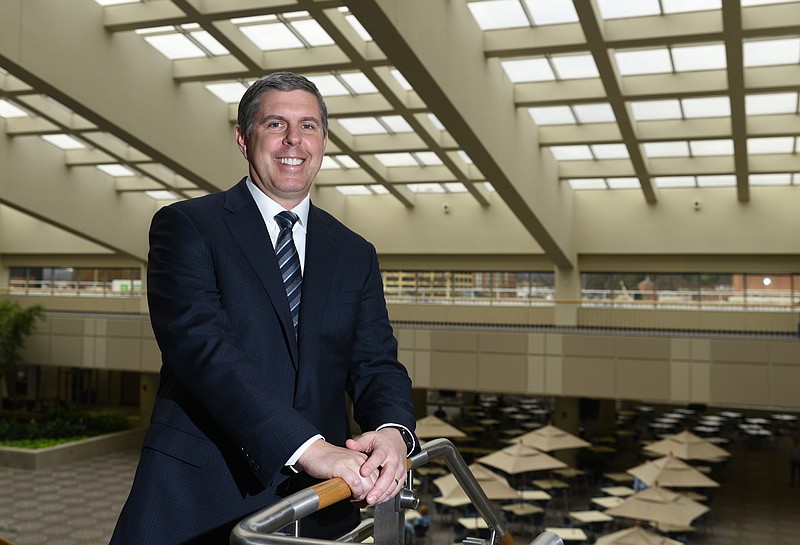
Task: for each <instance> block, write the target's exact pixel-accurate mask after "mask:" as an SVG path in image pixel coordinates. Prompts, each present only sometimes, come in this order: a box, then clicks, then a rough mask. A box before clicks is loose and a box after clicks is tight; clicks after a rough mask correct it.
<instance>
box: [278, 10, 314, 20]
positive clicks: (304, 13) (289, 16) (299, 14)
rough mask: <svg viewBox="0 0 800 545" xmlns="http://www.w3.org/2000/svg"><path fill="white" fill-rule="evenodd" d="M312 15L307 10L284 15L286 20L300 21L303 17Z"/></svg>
mask: <svg viewBox="0 0 800 545" xmlns="http://www.w3.org/2000/svg"><path fill="white" fill-rule="evenodd" d="M310 16H311V14H310V13H308V12H307V11H305V10H300V11H287V12H286V13H284V14H283V17H284V19H300V18H303V17H310Z"/></svg>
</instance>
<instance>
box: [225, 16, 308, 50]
mask: <svg viewBox="0 0 800 545" xmlns="http://www.w3.org/2000/svg"><path fill="white" fill-rule="evenodd" d="M239 30H241V31H242V34H244V35H245V36H247V38H248V39H249V40H250V41H251V42H253V43H254V44H256V47H258V48H259V49H260V50H261V51H279V50H281V49H299V48H302V47H304V46H303V42H301V41H300V38H298V37H297V36H295V35H294V33H293V32H292V31H291V30H290V29H289V27H287V26H286V25H285V24H283V23H270V24H267V25H251V26H241V27H239Z"/></svg>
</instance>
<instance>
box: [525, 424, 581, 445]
mask: <svg viewBox="0 0 800 545" xmlns="http://www.w3.org/2000/svg"><path fill="white" fill-rule="evenodd" d="M514 441H515V442H520V443H522V444H524V445H528V446H531V447H535V448H538V449H539V450H543V451H545V452H550V451H553V450H561V449H568V448H581V447H590V446H592V444H591V443H589V442H587V441H584V440H583V439H581V438H580V437H577V436H575V435H572V434H571V433H569V432H566V431H564V430H562V429H561V428H557V427H555V426H554V425H552V424H548V425H546V426H543V427H541V428H539V429H538V430H534V431H531V432H528V433H526V434H525V435H520V436H519V437H517V438H516V439H515V440H514Z"/></svg>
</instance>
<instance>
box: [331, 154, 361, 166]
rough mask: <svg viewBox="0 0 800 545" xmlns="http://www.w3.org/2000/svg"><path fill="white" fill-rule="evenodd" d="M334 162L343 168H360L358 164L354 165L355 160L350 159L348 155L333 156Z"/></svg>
mask: <svg viewBox="0 0 800 545" xmlns="http://www.w3.org/2000/svg"><path fill="white" fill-rule="evenodd" d="M334 157H335V158H336V161H338V162H339V164H340V165H342V166H343V167H344V168H360V166H359V164H358V163H356V161H355V159H353V158H352V157H350V156H349V155H335V156H334Z"/></svg>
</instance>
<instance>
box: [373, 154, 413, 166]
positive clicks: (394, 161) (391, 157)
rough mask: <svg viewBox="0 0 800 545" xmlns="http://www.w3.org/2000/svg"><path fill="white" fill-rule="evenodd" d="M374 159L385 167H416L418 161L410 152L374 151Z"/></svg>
mask: <svg viewBox="0 0 800 545" xmlns="http://www.w3.org/2000/svg"><path fill="white" fill-rule="evenodd" d="M375 159H377V160H378V161H380V163H381V164H382V165H383V166H385V167H412V166H413V167H416V166H419V163H418V162H417V160H416V159H414V156H413V155H411V154H410V153H405V152H403V153H376V154H375Z"/></svg>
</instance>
